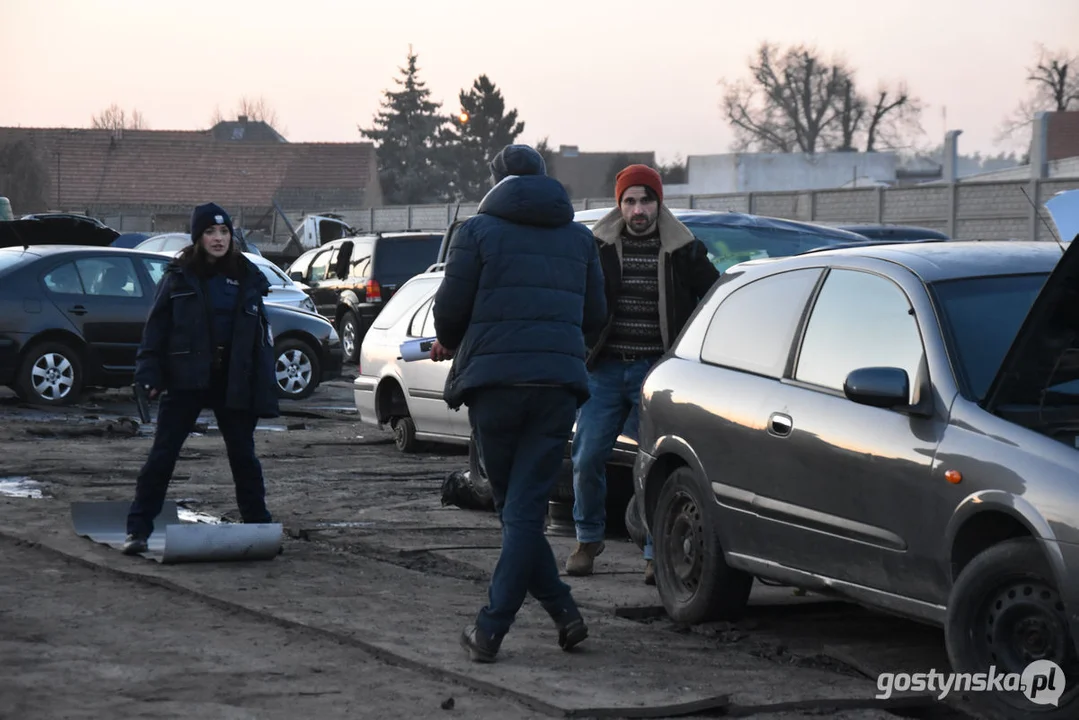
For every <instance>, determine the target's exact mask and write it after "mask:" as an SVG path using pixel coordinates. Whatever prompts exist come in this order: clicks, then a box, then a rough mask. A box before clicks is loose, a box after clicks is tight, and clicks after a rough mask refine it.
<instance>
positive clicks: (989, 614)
mask: <svg viewBox="0 0 1079 720" xmlns="http://www.w3.org/2000/svg"><path fill="white" fill-rule="evenodd" d="M945 641H946V643H947V646H948V658H949V660H950V661H951V664H952V667H953V668H954V670H955V672H958V673H977V674H990V673H993V674H996V675H998V676H1000V675H1006V674H1015V675H1018V676H1020V678H1021V679H1022V681H1024V682H1026V681H1029V680H1032V676H1034V675H1038V676H1039V677H1040V678H1041V681H1040V683H1039V682H1037V681H1036V680H1035V681H1034V682H1033V685H1032V686H1031V687H1028V688H1027V689H1026V690H1019V691H1016V690H1014V689H1013V690H1012V691H1010V692H1008V691H1005V692H992V691H990V692H972V693H970V696H969V697H970V700H971V702H972V703H974V704H976V705H977V706H978V710H979V711H980V712H981V713H982V714H984V715H986V716H987V717H990V718H1002V719H1003V718H1014V717H1032V718H1038V719H1039V720H1064V719H1065V718H1071V719H1074V718H1077V717H1079V656H1077V654H1076V648H1075V644H1074V643H1073V642H1072V638H1071V633H1070V632H1069V626H1068V615H1067V610H1066V608H1065V606H1064V602H1063V599H1062V598H1061V596H1060V592H1059V591H1058V590H1057V587H1056V583H1055V581H1054V579H1053V573H1052V571H1051V570H1050V567H1049V561H1048V560H1047V559H1046V558H1045V555H1044V554H1043V553H1042V551H1041V549H1040V548H1039V547H1038V543H1037V541H1035V540H1033V539H1032V538H1020V539H1015V540H1008V541H1006V542H1002V543H999V544H997V545H994V546H993V547H990V548H989V549H987V550H985V551H983V552H982V553H980V554H979V555H977V556H976V557H975V558H974V559H973V560H971V561H970V563H969V564H968V565H967V566H966V567H965V568H963V571H962V572H961V573H959V577H958V578H956V581H955V584H954V585H953V586H952V593H951V597H950V598H949V600H948V614H947V619H946V622H945ZM1032 663H1038V665H1032ZM1049 663H1053V664H1054V665H1055V666H1056V668H1059V670H1055V672H1054V668H1053V666H1052V665H1049ZM1039 666H1042V667H1041V668H1039ZM1028 668H1030V672H1027V670H1028ZM1043 668H1044V669H1043ZM1039 687H1040V688H1041V689H1040V690H1039V695H1040V696H1041V702H1038V700H1039V695H1034V696H1033V698H1031V697H1030V695H1029V693H1031V692H1032V691H1033V690H1034V689H1036V688H1039ZM1050 696H1054V697H1056V698H1058V700H1057V703H1054V704H1046V700H1047V699H1048V698H1049V697H1050Z"/></svg>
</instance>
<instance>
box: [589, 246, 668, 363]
mask: <svg viewBox="0 0 1079 720" xmlns="http://www.w3.org/2000/svg"><path fill="white" fill-rule="evenodd" d="M659 248H660V245H659V232H658V231H654V232H652V233H651V234H649V235H641V236H639V235H630V234H629V233H623V234H622V284H621V286H620V288H619V292H618V300H617V301H616V303H615V306H614V327H613V328H612V329H611V334H610V336H609V337H608V339H607V343H606V345H605V348H604V349H605V350H606V351H607V352H609V353H611V354H621V353H625V354H628V355H662V354H663V352H664V347H663V336H662V334H661V333H660V330H659Z"/></svg>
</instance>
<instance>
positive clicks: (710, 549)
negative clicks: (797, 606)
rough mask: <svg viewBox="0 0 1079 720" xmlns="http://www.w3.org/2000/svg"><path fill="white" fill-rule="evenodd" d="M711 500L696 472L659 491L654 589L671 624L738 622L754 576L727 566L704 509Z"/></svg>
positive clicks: (681, 471)
mask: <svg viewBox="0 0 1079 720" xmlns="http://www.w3.org/2000/svg"><path fill="white" fill-rule="evenodd" d="M710 501H711V499H710V498H709V497H707V496H706V495H705V493H704V492H703V491H702V490H701V487H700V483H698V482H697V480H696V478H694V476H693V472H692V471H691V470H690V469H689V468H686V467H682V468H678V469H677V470H675V471H674V472H673V473H672V474H671V476H670V477H669V478H668V479H667V482H666V483H665V484H664V486H663V489H662V490H661V491H660V495H659V502H658V503H657V504H656V509H655V513H654V516H653V526H652V532H653V543H654V548H653V549H654V555H655V563H656V589H657V590H659V596H660V599H661V600H662V601H663V607H664V608H665V609H666V610H667V614H668V615H670V617H671V619H672V620H675V621H676V622H682V623H687V624H690V625H693V624H697V623H702V622H708V621H711V620H731V619H735V618H736V617H737V616H738V615H739V614H741V612H742V611H743V610H744V609H745V606H746V603H747V602H748V600H749V591H750V589H751V588H752V586H753V576H752V575H749V574H748V573H745V572H743V571H741V570H736V569H734V568H732V567H730V566H729V565H727V562H726V560H724V558H723V548H722V547H721V545H720V543H719V536H718V535H717V534H716V531H715V529H714V528H713V527H712V526H711V524H710V521H709V518H708V515H707V512H706V508H707V505H706V503H707V502H710Z"/></svg>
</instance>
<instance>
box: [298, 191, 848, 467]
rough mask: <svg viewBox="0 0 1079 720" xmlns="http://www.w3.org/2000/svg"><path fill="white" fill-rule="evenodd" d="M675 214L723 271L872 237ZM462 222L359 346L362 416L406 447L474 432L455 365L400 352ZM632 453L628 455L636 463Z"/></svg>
mask: <svg viewBox="0 0 1079 720" xmlns="http://www.w3.org/2000/svg"><path fill="white" fill-rule="evenodd" d="M609 211H610V208H606V209H594V210H584V211H580V212H578V213H577V214H576V217H577V219H578V221H580V222H584V223H585V224H589V225H590V224H591V223H594V222H595V221H596V220H598V219H599V218H600V217H602V216H603V215H604V214H606V213H607V212H609ZM672 212H673V213H674V214H675V216H676V217H678V219H679V220H681V221H682V222H683V223H685V224H686V225H687V226H688V227H689V228H690V229H691V230H692V231H693V233H694V234H695V235H696V236H697V237H698V238H700V239H701V240H702V241H703V242H704V243H705V245H706V246H707V247H708V250H709V253H710V256H711V257H712V260H713V263H715V264H716V266H717V267H718V268H720V269H721V270H726V269H728V268H729V267H730V266H731V265H732V264H733V263H734V262H735V260H737V259H749V258H751V257H765V256H766V257H778V256H782V255H791V254H796V253H800V252H807V251H810V250H817V249H820V248H825V247H833V246H841V245H849V244H861V243H866V242H867V241H866V239H865V238H864V237H861V236H859V235H855V234H854V233H848V232H844V231H842V230H834V229H832V228H825V227H821V226H816V225H810V224H807V223H797V222H793V221H787V220H777V219H775V218H765V217H758V216H754V215H745V214H742V213H726V212H712V211H706V210H677V209H676V210H673V211H672ZM459 225H460V223H455V224H454V226H452V227H451V228H450V229H449V230H448V231H447V232H446V236H445V239H444V240H443V241H442V243H441V249H440V250H439V256H438V257H437V258H434V259H432V261H431V262H432V263H434V264H433V265H432V267H431V272H427V273H423V274H420V275H417V276H416V277H414V278H413V279H412V280H410V281H409V282H407V283H405V284H404V285H402V287H401V289H400V290H399V291H398V296H395V299H394V300H391V301H390V302H389V303H387V304H386V306H385V308H384V309H383V310H382V314H381V315H379V317H378V318H377V319H376V320H374V322H373V323H372V325H371V326H370V328H369V329H368V331H367V333H366V334H365V336H364V339H363V341H362V344H361V349H360V356H359V362H360V371H359V373H360V374H359V376H358V377H357V378H356V380H355V381H354V385H353V387H354V394H355V398H356V408H357V411H358V412H359V415H360V419H361V421H363V422H369V423H371V424H376V425H386V424H389V425H390V426H391V427H393V429H394V432H395V434H396V436H397V445H398V447H399V448H400V449H402V450H404V449H406V448H413V447H415V444H416V442H417V441H423V440H437V441H441V442H451V443H461V444H465V443H467V442H468V441H469V437H470V434H471V429H470V427H469V425H468V416H467V414H466V413H463V412H459V413H455V412H453V411H451V410H449V409H448V407H447V406H446V404H445V402H444V401H443V399H442V389H443V387H444V385H445V381H446V374H447V373H448V372H449V368H450V363H434V362H432V361H430V360H420V361H415V362H411V363H406V362H403V361H402V360H401V359H400V357H399V355H400V353H399V352H398V348H399V346H400V344H401V343H402V342H405V341H406V340H408V339H414V338H418V337H428V336H430V335H433V334H434V325H433V320H432V319H431V303H432V302H433V299H434V294H435V291H436V290H437V289H438V286H439V284H440V283H441V282H442V275H443V271H442V263H443V261H444V260H445V256H446V252H447V250H448V247H449V242H450V238H452V235H453V233H454V232H455V231H456V228H457V227H459ZM297 262H299V261H297ZM331 264H332V256H330V255H327V256H326V258H325V259H324V260H323V261H322V263H321V267H323V268H325V267H328V266H330V265H331ZM293 267H295V265H293ZM313 267H314V263H312V265H311V266H310V267H309V268H308V269H307V273H308V274H307V277H312V271H311V268H313ZM291 270H292V268H290V271H291ZM317 281H318V280H317V279H316V282H317ZM317 302H318V301H317V300H316V304H317ZM319 310H320V312H322V313H323V314H324V315H325V314H326V312H327V311H326V310H325V309H324V307H320V308H319ZM342 337H344V333H342ZM346 344H347V342H346ZM630 442H632V441H630ZM627 449H628V448H627ZM632 455H633V453H632V452H627V453H625V457H626V459H627V461H628V462H630V463H631V462H632Z"/></svg>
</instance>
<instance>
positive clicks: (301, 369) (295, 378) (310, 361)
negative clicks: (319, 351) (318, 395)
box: [274, 338, 319, 400]
mask: <svg viewBox="0 0 1079 720" xmlns="http://www.w3.org/2000/svg"><path fill="white" fill-rule="evenodd" d="M274 381H275V382H276V384H277V396H278V397H279V398H282V399H284V400H303V399H304V398H306V397H310V396H311V393H313V392H315V388H317V387H318V381H319V364H318V356H316V355H315V352H314V351H313V350H312V349H311V346H310V345H308V344H307V343H305V342H304V341H302V340H296V339H294V338H288V339H286V340H282V341H281V342H280V343H278V344H277V345H276V346H275V347H274Z"/></svg>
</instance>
